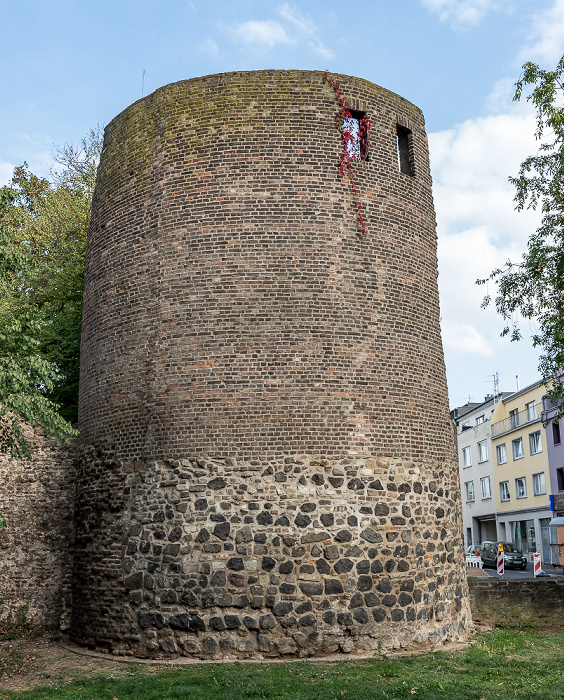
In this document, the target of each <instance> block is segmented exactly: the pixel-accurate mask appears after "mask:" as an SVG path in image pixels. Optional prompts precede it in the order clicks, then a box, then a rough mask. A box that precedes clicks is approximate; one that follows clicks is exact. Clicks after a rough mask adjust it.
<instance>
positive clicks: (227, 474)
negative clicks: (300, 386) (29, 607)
mask: <svg viewBox="0 0 564 700" xmlns="http://www.w3.org/2000/svg"><path fill="white" fill-rule="evenodd" d="M89 449H90V453H88V452H86V453H85V454H84V455H83V458H82V461H81V465H82V471H81V473H80V476H79V483H81V484H86V483H88V484H89V486H88V487H87V488H83V489H82V490H79V496H78V501H79V502H78V512H79V513H80V512H81V511H82V515H81V516H80V522H81V525H80V529H78V528H77V541H76V550H77V556H78V554H79V553H80V552H84V553H85V556H84V557H82V556H78V560H77V561H76V562H75V563H76V564H77V566H76V568H75V582H74V583H75V595H74V607H73V614H74V619H73V630H72V632H73V635H74V638H75V639H77V640H78V641H80V642H82V643H83V644H87V645H88V646H90V647H91V648H98V649H104V648H106V649H108V650H112V651H113V652H114V653H121V654H134V655H135V656H141V657H161V656H163V655H164V656H171V655H172V656H175V655H188V656H194V657H196V658H219V657H227V658H260V657H264V658H268V657H277V656H286V655H293V656H298V657H306V656H313V655H324V654H332V653H335V652H345V653H347V652H352V651H354V652H355V653H359V654H369V653H373V652H375V651H377V650H378V649H383V650H386V649H397V648H414V647H415V648H418V647H421V648H425V647H429V646H431V645H438V646H441V645H442V644H443V643H446V642H449V641H454V640H461V639H465V638H466V637H467V635H468V634H469V632H470V630H471V627H472V622H471V615H470V612H469V607H468V598H467V596H468V588H467V583H466V576H465V568H466V567H465V565H464V557H463V554H462V551H461V541H460V540H461V538H460V534H459V528H460V522H461V521H460V514H459V503H458V483H457V475H456V472H455V471H454V470H453V469H452V465H451V464H439V463H429V462H426V463H417V462H414V461H402V460H398V459H387V458H380V459H373V458H360V457H345V458H343V459H340V460H329V459H327V458H326V457H319V458H313V457H308V456H305V455H295V456H293V457H285V458H282V459H280V460H272V461H270V462H267V463H266V462H260V461H259V460H250V461H248V462H238V461H236V460H235V459H233V458H227V459H213V458H195V457H194V458H186V459H179V460H171V461H166V462H165V461H162V460H159V461H153V462H151V461H146V462H128V461H122V460H119V459H117V458H116V457H115V453H114V454H112V453H111V452H108V453H105V454H103V453H101V452H99V453H98V454H94V451H93V448H89ZM116 515H119V516H120V517H119V520H118V519H117V518H116ZM461 562H462V563H461ZM79 591H80V595H79V594H78V592H79Z"/></svg>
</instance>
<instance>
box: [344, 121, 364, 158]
mask: <svg viewBox="0 0 564 700" xmlns="http://www.w3.org/2000/svg"><path fill="white" fill-rule="evenodd" d="M350 115H351V116H350V117H345V118H344V119H343V138H344V140H345V153H346V155H347V156H348V158H350V159H351V160H368V119H367V117H366V113H365V112H358V111H357V110H354V109H351V110H350Z"/></svg>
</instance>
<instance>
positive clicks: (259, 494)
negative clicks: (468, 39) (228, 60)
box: [72, 71, 470, 658]
mask: <svg viewBox="0 0 564 700" xmlns="http://www.w3.org/2000/svg"><path fill="white" fill-rule="evenodd" d="M336 79H337V80H339V81H340V83H341V86H342V90H343V94H344V95H345V96H346V98H347V100H348V101H349V103H350V105H351V107H352V108H353V109H354V110H357V111H359V112H365V113H366V114H367V115H368V116H369V118H370V120H371V122H372V136H371V140H370V143H369V150H368V154H369V157H368V159H367V160H363V161H359V162H358V163H357V170H358V172H357V176H356V178H355V182H356V187H357V190H358V192H359V197H360V202H361V206H362V211H363V213H364V215H365V217H366V228H367V235H366V236H365V237H362V236H360V235H359V222H358V216H357V212H356V207H355V204H354V200H353V197H352V192H351V187H350V182H348V181H347V180H346V178H345V180H343V177H342V175H341V173H340V171H339V161H340V156H341V153H342V148H343V145H342V139H341V134H340V132H339V129H338V128H337V126H338V125H337V124H336V114H337V111H338V105H337V100H336V96H335V92H334V90H333V89H332V88H331V86H330V85H328V83H327V82H326V81H325V80H324V75H323V73H319V72H309V71H257V72H250V73H230V74H222V75H216V76H208V77H206V78H198V79H194V80H188V81H182V82H180V83H175V84H172V85H167V86H165V87H164V88H161V89H160V90H157V91H156V92H155V93H153V94H152V95H150V96H148V97H147V98H144V99H143V100H140V101H139V102H136V103H135V104H133V105H131V107H129V108H128V109H126V110H125V111H124V112H123V113H122V114H120V115H119V116H118V117H116V118H115V119H114V120H113V121H112V122H111V123H110V124H109V125H108V127H107V129H106V133H105V139H104V149H103V153H102V158H101V163H100V169H99V176H98V182H97V186H96V192H95V196H94V202H93V215H92V222H91V228H90V233H89V241H88V249H87V256H86V276H85V296H84V302H85V303H84V320H83V336H82V354H81V390H80V407H79V413H80V419H79V420H80V426H79V427H80V442H79V460H78V474H77V501H76V553H75V558H74V572H73V591H74V604H73V622H72V634H73V636H74V638H75V639H76V640H77V641H79V642H82V643H86V644H88V645H90V646H92V647H94V648H104V647H105V648H107V649H111V650H112V651H116V652H119V653H124V654H127V653H135V654H137V655H140V656H162V655H175V654H177V653H181V654H187V655H194V656H196V657H200V656H204V657H219V656H224V657H235V658H249V657H253V656H256V655H259V654H260V655H263V656H264V655H284V654H294V655H313V654H323V653H328V652H330V651H335V650H338V649H340V650H342V651H358V652H359V653H361V652H363V651H366V650H370V649H373V648H376V646H378V645H382V646H383V647H384V648H389V647H396V646H418V645H426V644H435V643H442V642H446V641H449V640H452V639H459V638H464V637H465V635H466V634H467V630H468V627H469V625H470V612H469V606H468V598H467V586H466V580H465V566H464V559H463V555H462V540H461V536H460V495H459V487H458V478H457V473H458V472H457V464H456V453H455V448H454V436H453V433H452V431H451V429H450V422H449V416H448V401H447V391H446V380H445V370H444V362H443V354H442V345H441V338H440V330H439V306H438V291H437V283H436V276H437V260H436V235H435V217H434V210H433V201H432V193H431V178H430V173H429V163H428V153H427V141H426V135H425V129H424V121H423V116H422V114H421V112H420V110H418V109H417V108H416V107H414V106H413V105H411V104H410V103H409V102H407V101H406V100H404V99H402V98H401V97H399V96H397V95H394V94H393V93H390V92H389V91H386V90H384V89H383V88H380V87H379V86H376V85H373V84H371V83H369V82H367V81H365V80H359V79H357V78H351V77H349V76H337V77H336ZM398 128H399V129H400V130H401V132H402V134H404V135H405V134H407V136H406V138H407V139H408V141H409V158H410V165H411V169H410V172H409V174H406V173H404V172H400V170H399V168H398V162H397V153H398V148H397V141H396V136H397V133H398Z"/></svg>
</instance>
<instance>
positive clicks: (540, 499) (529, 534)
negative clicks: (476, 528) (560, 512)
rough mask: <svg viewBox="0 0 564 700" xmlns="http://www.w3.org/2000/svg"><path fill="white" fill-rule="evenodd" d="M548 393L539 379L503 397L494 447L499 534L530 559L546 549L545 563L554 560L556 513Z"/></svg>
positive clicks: (493, 420)
mask: <svg viewBox="0 0 564 700" xmlns="http://www.w3.org/2000/svg"><path fill="white" fill-rule="evenodd" d="M545 394H546V387H545V385H544V384H543V383H542V382H541V381H538V382H535V383H534V384H531V385H530V386H528V387H525V388H524V389H521V390H520V391H517V392H515V393H513V394H511V395H509V396H505V397H503V398H502V399H501V400H500V401H499V403H498V404H497V406H496V407H495V410H494V411H493V413H492V415H491V452H492V459H493V472H494V480H495V491H496V497H497V539H500V540H505V541H508V542H514V543H515V544H516V545H517V546H518V547H519V548H520V549H521V550H522V551H523V553H525V554H527V558H528V559H529V561H532V554H533V553H534V552H540V553H541V557H542V561H543V563H546V564H548V563H550V547H549V546H548V543H549V538H548V523H549V522H550V520H551V517H552V513H551V509H550V499H549V495H550V472H549V462H548V450H547V446H546V432H545V430H544V428H543V422H542V416H543V403H542V401H543V396H544V395H545ZM563 466H564V465H563ZM563 493H564V482H563Z"/></svg>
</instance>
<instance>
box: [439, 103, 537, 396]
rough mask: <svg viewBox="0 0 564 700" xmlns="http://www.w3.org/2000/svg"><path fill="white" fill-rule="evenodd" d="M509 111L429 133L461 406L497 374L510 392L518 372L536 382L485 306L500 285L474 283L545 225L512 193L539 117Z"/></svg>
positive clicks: (527, 361) (523, 355)
mask: <svg viewBox="0 0 564 700" xmlns="http://www.w3.org/2000/svg"><path fill="white" fill-rule="evenodd" d="M509 109H510V111H506V113H504V114H497V115H492V116H488V117H480V118H476V119H469V120H467V121H466V122H464V123H463V124H459V125H457V126H455V127H454V128H452V129H449V130H447V131H442V132H438V133H434V134H430V135H429V150H430V157H431V168H432V174H433V194H434V198H435V209H436V212H437V233H438V258H439V273H440V274H439V289H440V294H441V315H442V331H443V342H444V349H445V359H446V363H447V372H448V371H449V367H450V368H452V371H453V375H452V377H449V389H450V392H451V399H452V401H453V404H456V405H459V402H461V401H462V400H463V399H464V400H465V396H467V395H468V391H470V392H471V393H475V392H476V391H477V392H478V394H479V393H481V391H482V386H481V385H480V382H482V381H485V380H486V379H487V377H488V376H489V375H491V374H492V373H493V372H495V371H499V373H500V378H501V379H502V380H504V381H505V382H506V385H505V388H508V389H509V388H512V386H513V381H514V375H515V374H521V375H522V376H525V375H526V373H527V371H528V372H530V373H531V374H532V375H533V378H534V376H535V373H536V367H537V361H536V353H535V352H534V351H532V350H531V349H530V342H529V341H528V340H527V341H523V342H522V343H519V344H515V343H513V344H512V343H510V342H509V340H508V339H507V338H500V336H499V334H500V331H501V329H502V328H503V319H502V318H501V317H500V316H499V315H498V314H497V313H496V311H495V308H494V306H490V307H488V308H487V309H485V310H484V309H482V308H481V306H480V305H481V302H482V299H483V297H484V295H485V294H486V293H490V294H492V296H495V293H496V287H495V284H493V283H489V284H488V286H487V287H485V286H478V285H476V283H475V282H476V280H477V279H479V278H480V279H483V278H487V277H488V276H489V274H490V273H491V271H492V270H493V269H495V268H497V267H500V266H501V265H503V264H504V263H505V262H506V261H507V260H508V259H511V260H512V261H514V262H516V261H518V260H519V259H520V258H521V255H522V253H523V251H524V250H525V248H526V243H527V239H528V237H529V235H530V234H531V233H532V232H533V231H535V230H536V229H537V227H538V225H539V223H540V214H539V213H538V212H532V211H524V212H516V211H515V203H514V201H513V195H514V191H513V187H512V185H511V184H510V183H509V182H508V181H507V177H508V175H514V174H516V173H517V171H518V168H519V165H520V163H521V161H522V160H524V158H525V157H526V156H527V155H530V154H531V153H534V152H535V149H536V148H537V147H538V144H537V142H536V141H535V140H534V137H533V132H534V118H533V115H532V113H531V110H530V109H529V108H528V106H526V105H522V104H515V105H512V106H511V107H510V108H509ZM522 330H523V335H524V336H525V337H527V336H528V335H530V334H529V330H530V329H529V326H528V325H527V326H526V327H524V328H523V329H522ZM461 367H464V368H465V371H462V372H461V369H460V368H461ZM503 373H505V374H506V376H505V377H503ZM486 388H487V390H491V387H489V385H488V387H486Z"/></svg>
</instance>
